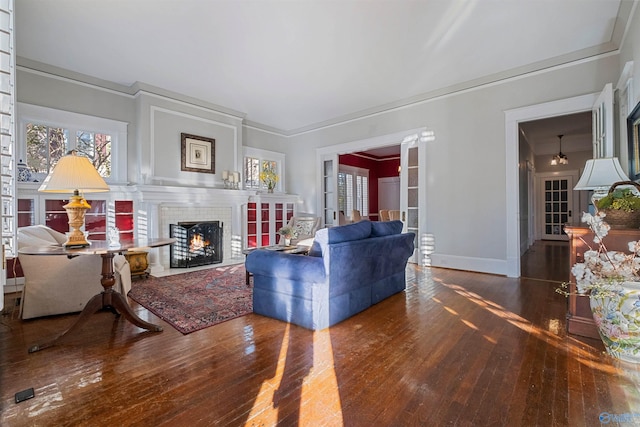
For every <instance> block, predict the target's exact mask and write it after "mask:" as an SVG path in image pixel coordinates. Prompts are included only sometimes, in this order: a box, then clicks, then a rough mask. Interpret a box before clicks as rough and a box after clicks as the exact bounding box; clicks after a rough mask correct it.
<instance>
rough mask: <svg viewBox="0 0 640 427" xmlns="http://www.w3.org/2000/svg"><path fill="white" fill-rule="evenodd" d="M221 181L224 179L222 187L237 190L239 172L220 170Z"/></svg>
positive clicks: (238, 186)
mask: <svg viewBox="0 0 640 427" xmlns="http://www.w3.org/2000/svg"><path fill="white" fill-rule="evenodd" d="M222 181H224V188H230V189H232V190H238V189H239V188H240V172H236V171H227V170H224V171H222Z"/></svg>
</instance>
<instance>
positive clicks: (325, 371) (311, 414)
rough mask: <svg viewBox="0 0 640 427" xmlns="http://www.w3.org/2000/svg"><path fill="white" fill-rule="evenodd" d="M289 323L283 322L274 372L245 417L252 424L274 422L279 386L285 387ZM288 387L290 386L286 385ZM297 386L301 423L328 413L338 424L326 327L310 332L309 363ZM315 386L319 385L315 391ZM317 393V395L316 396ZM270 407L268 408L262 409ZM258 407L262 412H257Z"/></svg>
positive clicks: (335, 384) (339, 409) (339, 415)
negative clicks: (282, 332) (311, 361)
mask: <svg viewBox="0 0 640 427" xmlns="http://www.w3.org/2000/svg"><path fill="white" fill-rule="evenodd" d="M290 328H291V325H290V324H287V327H286V329H285V332H284V336H283V339H282V347H281V348H280V354H279V356H278V365H277V367H276V371H275V375H274V376H273V378H270V379H268V380H266V381H264V382H263V383H262V386H261V387H260V391H259V392H258V395H257V397H256V400H255V402H254V405H253V408H252V409H251V412H250V414H249V417H248V418H247V419H249V420H251V423H252V425H255V423H258V424H259V425H277V424H278V421H279V419H278V404H279V399H280V398H279V397H278V391H279V390H286V389H287V387H288V386H287V385H286V383H287V378H284V373H285V367H286V364H287V354H288V352H289V335H290ZM289 387H290V386H289ZM300 387H301V390H300V412H299V420H298V422H300V423H301V424H304V423H302V422H303V421H304V420H318V419H327V415H328V414H332V415H333V416H334V417H335V421H336V425H341V424H342V406H341V403H340V394H339V392H338V380H337V378H336V373H335V369H334V362H333V348H332V346H331V336H330V333H329V329H325V330H323V331H315V332H314V334H313V366H312V367H311V369H310V371H309V373H308V375H307V376H306V377H305V378H304V380H303V382H302V384H301V386H300ZM318 387H321V388H322V389H323V392H322V393H318ZM318 396H321V397H320V398H318ZM264 408H270V409H271V410H264ZM260 411H262V412H260Z"/></svg>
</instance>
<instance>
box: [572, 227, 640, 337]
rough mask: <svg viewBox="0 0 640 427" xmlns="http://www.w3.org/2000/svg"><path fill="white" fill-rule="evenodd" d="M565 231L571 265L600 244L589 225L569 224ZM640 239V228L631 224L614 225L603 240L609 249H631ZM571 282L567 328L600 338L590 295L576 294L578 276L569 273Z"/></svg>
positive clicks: (624, 250) (573, 331)
mask: <svg viewBox="0 0 640 427" xmlns="http://www.w3.org/2000/svg"><path fill="white" fill-rule="evenodd" d="M564 230H565V232H566V233H567V235H568V236H569V244H570V246H569V254H570V255H569V269H571V267H572V266H573V265H574V264H575V263H577V262H583V261H584V257H583V254H584V252H585V251H587V250H589V248H593V249H597V247H598V244H597V243H594V241H593V232H592V231H591V230H590V229H589V227H577V226H569V225H566V226H565V227H564ZM639 239H640V230H638V229H632V228H612V229H611V230H609V234H607V236H606V237H605V238H604V244H605V245H606V247H607V249H608V250H610V251H622V252H628V251H629V248H628V243H629V242H630V241H633V240H639ZM569 277H570V281H571V284H570V286H569V290H570V292H571V295H570V296H569V309H568V313H567V331H568V332H569V333H570V334H575V335H580V336H583V337H590V338H600V335H598V330H597V329H596V325H595V323H594V322H593V316H592V315H591V307H589V298H588V297H586V296H579V295H576V284H575V282H576V279H575V277H573V274H570V275H569Z"/></svg>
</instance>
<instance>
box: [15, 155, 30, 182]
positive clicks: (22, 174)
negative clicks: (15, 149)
mask: <svg viewBox="0 0 640 427" xmlns="http://www.w3.org/2000/svg"><path fill="white" fill-rule="evenodd" d="M17 166H18V173H17V177H18V181H20V182H29V181H31V171H30V170H29V166H27V165H26V164H25V163H24V162H23V161H22V159H20V161H19V162H18V165H17Z"/></svg>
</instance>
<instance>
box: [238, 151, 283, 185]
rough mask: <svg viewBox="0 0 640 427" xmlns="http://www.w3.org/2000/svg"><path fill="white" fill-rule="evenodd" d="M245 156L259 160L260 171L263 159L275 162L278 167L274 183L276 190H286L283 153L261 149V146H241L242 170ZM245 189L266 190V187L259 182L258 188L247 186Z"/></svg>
mask: <svg viewBox="0 0 640 427" xmlns="http://www.w3.org/2000/svg"><path fill="white" fill-rule="evenodd" d="M247 157H251V158H254V159H258V160H259V161H260V171H262V162H263V161H271V162H276V163H277V165H278V166H277V167H278V183H277V184H276V188H275V190H276V191H279V192H282V193H284V192H286V188H287V186H286V185H285V172H286V168H285V158H286V155H285V154H283V153H278V152H277V151H269V150H263V149H261V148H254V147H243V155H242V170H243V171H244V167H245V162H246V159H247ZM246 189H251V190H266V187H265V186H264V185H263V184H262V183H260V188H259V189H258V188H254V187H247V188H246Z"/></svg>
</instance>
